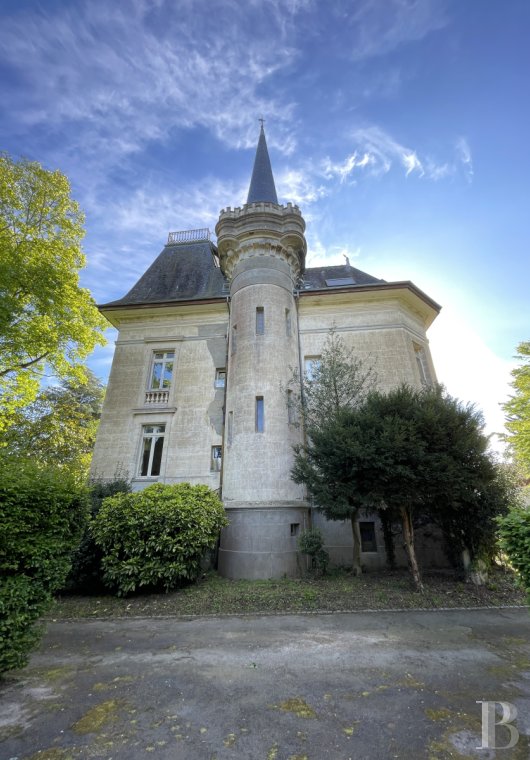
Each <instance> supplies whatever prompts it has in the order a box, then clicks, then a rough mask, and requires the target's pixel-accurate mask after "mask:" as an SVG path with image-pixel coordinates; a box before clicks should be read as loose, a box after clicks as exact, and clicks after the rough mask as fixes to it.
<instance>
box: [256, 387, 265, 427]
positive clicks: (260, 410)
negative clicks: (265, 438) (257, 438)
mask: <svg viewBox="0 0 530 760" xmlns="http://www.w3.org/2000/svg"><path fill="white" fill-rule="evenodd" d="M264 430H265V407H264V403H263V396H256V433H263V431H264Z"/></svg>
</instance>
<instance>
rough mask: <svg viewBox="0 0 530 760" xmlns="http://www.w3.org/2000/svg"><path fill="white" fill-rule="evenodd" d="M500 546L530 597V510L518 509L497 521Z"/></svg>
mask: <svg viewBox="0 0 530 760" xmlns="http://www.w3.org/2000/svg"><path fill="white" fill-rule="evenodd" d="M497 522H498V524H499V545H500V548H501V550H502V551H503V552H505V553H506V555H507V557H508V559H509V561H510V564H511V565H512V567H513V568H514V569H515V570H516V571H517V573H518V574H519V577H520V579H521V583H522V585H523V586H524V588H525V590H526V593H527V594H528V595H529V597H530V510H528V509H524V508H523V507H518V508H515V509H512V510H510V512H508V514H507V515H505V516H504V517H500V518H498V520H497Z"/></svg>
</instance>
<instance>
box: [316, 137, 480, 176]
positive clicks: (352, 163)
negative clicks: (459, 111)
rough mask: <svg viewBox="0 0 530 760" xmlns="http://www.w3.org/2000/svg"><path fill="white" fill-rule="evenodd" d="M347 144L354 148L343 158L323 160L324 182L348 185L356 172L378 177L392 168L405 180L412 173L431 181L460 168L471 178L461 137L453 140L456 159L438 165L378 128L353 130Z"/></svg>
mask: <svg viewBox="0 0 530 760" xmlns="http://www.w3.org/2000/svg"><path fill="white" fill-rule="evenodd" d="M351 141H352V143H353V144H354V145H355V149H354V151H353V153H350V154H349V155H348V156H347V157H346V158H345V159H343V160H339V161H332V160H331V159H330V158H329V157H326V158H325V159H324V160H323V162H322V174H323V176H324V177H325V178H326V179H328V180H330V179H334V178H336V179H338V180H339V181H340V182H346V181H350V182H351V181H355V178H356V174H355V173H356V172H357V171H359V170H364V171H366V172H368V173H369V174H370V175H372V176H382V175H384V174H386V173H387V172H389V171H390V170H391V169H392V168H393V167H394V166H398V167H401V168H402V169H403V170H404V173H405V176H406V177H408V176H410V175H411V174H415V175H416V176H418V177H423V178H426V179H430V180H434V181H437V180H441V179H445V178H447V177H451V176H454V175H455V174H456V173H457V172H458V170H459V169H460V168H461V167H462V166H463V167H464V171H465V174H466V177H467V179H468V180H469V181H471V179H472V176H473V164H472V160H471V151H470V148H469V145H468V144H467V142H466V140H465V139H464V138H459V139H458V141H457V144H456V156H454V155H453V156H451V160H445V161H442V162H440V161H437V160H436V159H435V158H433V157H432V156H429V155H426V156H425V157H421V158H420V156H419V155H418V153H419V152H418V151H417V150H415V149H413V148H410V147H408V146H406V145H403V144H402V143H400V142H399V141H398V140H396V139H395V138H393V137H392V136H391V135H389V134H388V133H387V132H385V131H384V130H383V129H381V128H380V127H375V126H372V127H366V128H362V129H357V130H355V131H354V132H353V133H352V134H351Z"/></svg>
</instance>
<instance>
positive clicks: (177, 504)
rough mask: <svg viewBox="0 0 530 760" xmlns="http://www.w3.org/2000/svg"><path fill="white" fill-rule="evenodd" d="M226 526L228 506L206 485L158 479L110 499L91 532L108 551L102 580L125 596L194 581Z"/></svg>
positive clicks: (106, 501) (104, 559) (104, 504)
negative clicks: (145, 588) (207, 551)
mask: <svg viewBox="0 0 530 760" xmlns="http://www.w3.org/2000/svg"><path fill="white" fill-rule="evenodd" d="M225 525H227V520H226V517H225V513H224V509H223V505H222V504H221V502H220V501H219V498H218V497H217V495H216V494H215V493H214V492H213V491H211V490H210V489H209V488H208V487H207V486H192V485H190V484H189V483H178V484H177V485H162V484H161V483H154V484H153V485H152V486H149V487H148V488H146V489H145V490H143V491H139V492H136V493H120V494H116V495H115V496H111V497H109V498H108V499H105V500H104V501H103V504H102V506H101V509H100V510H99V513H98V514H97V515H96V516H95V517H94V518H93V520H92V521H91V531H92V535H93V537H94V540H95V542H96V544H97V545H98V546H99V547H100V548H101V550H102V552H103V559H102V568H103V579H104V581H105V583H106V584H107V585H108V586H109V588H111V589H113V590H115V591H116V593H117V594H118V595H119V596H123V595H125V594H129V593H131V592H134V591H137V590H138V589H140V588H142V587H146V586H147V587H163V588H164V589H165V590H166V591H167V590H169V589H172V588H175V587H176V586H178V584H179V583H180V582H182V581H183V580H193V579H195V578H196V577H197V576H198V574H199V572H200V569H201V559H202V557H203V554H204V552H205V551H206V550H207V549H208V548H213V547H214V546H215V544H216V542H217V539H218V536H219V531H220V530H221V528H222V527H223V526H225Z"/></svg>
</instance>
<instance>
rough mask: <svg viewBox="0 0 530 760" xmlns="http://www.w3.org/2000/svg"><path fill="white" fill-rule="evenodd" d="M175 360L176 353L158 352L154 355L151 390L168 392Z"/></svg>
mask: <svg viewBox="0 0 530 760" xmlns="http://www.w3.org/2000/svg"><path fill="white" fill-rule="evenodd" d="M174 359H175V352H174V351H156V352H155V353H154V355H153V367H152V369H151V380H150V383H149V390H152V391H158V390H167V389H168V388H169V387H170V385H171V379H172V376H173V362H174Z"/></svg>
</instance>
